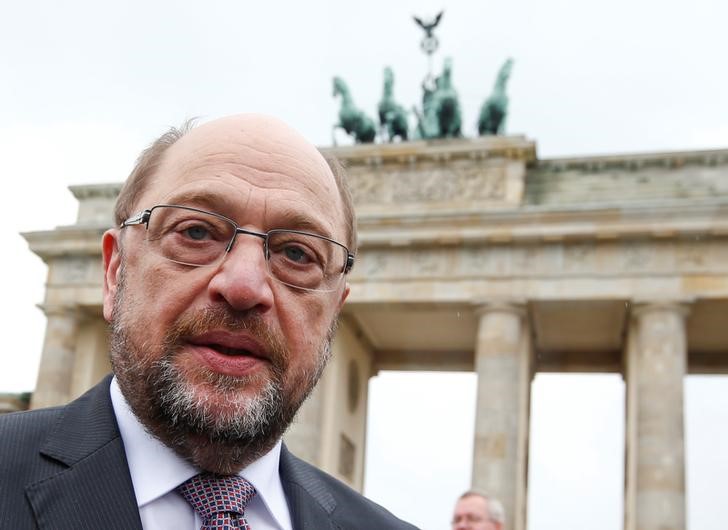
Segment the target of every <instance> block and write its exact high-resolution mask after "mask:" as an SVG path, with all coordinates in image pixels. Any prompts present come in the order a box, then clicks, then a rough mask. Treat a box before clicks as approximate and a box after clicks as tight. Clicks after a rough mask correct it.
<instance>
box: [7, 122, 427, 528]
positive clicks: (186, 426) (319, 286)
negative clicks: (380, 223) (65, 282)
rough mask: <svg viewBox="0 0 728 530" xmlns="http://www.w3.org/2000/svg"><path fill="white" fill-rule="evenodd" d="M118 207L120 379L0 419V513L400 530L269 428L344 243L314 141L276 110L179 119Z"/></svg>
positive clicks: (350, 252)
mask: <svg viewBox="0 0 728 530" xmlns="http://www.w3.org/2000/svg"><path fill="white" fill-rule="evenodd" d="M115 216H116V227H115V228H113V229H111V230H108V231H107V232H106V233H105V234H104V236H103V240H102V254H103V262H104V271H105V274H104V284H103V314H104V317H105V318H106V320H108V321H109V323H110V324H111V342H110V351H111V361H112V366H113V371H114V378H113V380H110V379H106V380H104V381H103V382H102V383H101V384H99V385H98V386H97V387H95V388H94V389H92V390H90V391H89V392H88V393H87V394H85V395H84V396H83V397H81V398H79V399H78V400H76V401H74V402H73V403H71V404H69V405H67V406H65V407H58V408H53V409H47V410H38V411H33V412H29V413H24V414H15V415H8V416H6V417H3V418H2V419H0V440H2V451H0V526H1V527H2V528H12V529H13V530H18V529H24V528H47V529H53V530H58V529H74V530H79V529H102V528H103V529H110V528H120V529H121V528H123V529H131V528H142V527H143V528H145V529H169V530H171V529H174V530H180V529H190V530H191V529H193V528H195V529H197V528H203V529H205V530H207V529H212V528H252V529H253V530H263V529H272V528H275V529H284V530H287V529H304V528H307V529H312V530H321V529H328V528H330V529H334V528H336V529H339V528H340V529H348V528H362V529H363V528H367V529H370V528H378V529H379V528H413V527H412V526H410V525H408V524H406V523H403V522H402V521H400V520H398V519H396V518H395V517H394V516H392V515H391V514H389V513H388V512H387V511H386V510H384V509H383V508H381V507H379V506H377V505H375V504H374V503H372V502H370V501H368V500H366V499H364V498H363V497H361V496H360V495H358V494H357V493H355V492H354V491H352V490H351V489H349V488H347V487H346V486H345V485H343V484H341V483H340V482H338V481H336V480H335V479H333V478H331V477H329V476H328V475H325V474H324V473H322V472H321V471H318V470H316V469H315V468H313V467H312V466H310V465H308V464H306V463H304V462H302V461H301V460H298V459H297V458H295V457H294V456H292V455H291V454H290V453H289V452H288V451H287V450H286V448H285V446H283V445H282V444H281V441H280V440H281V436H282V434H283V432H284V431H285V429H286V428H287V427H288V425H289V424H290V422H291V420H292V419H293V417H294V415H295V414H296V411H297V410H298V408H299V406H300V405H301V403H302V402H303V401H304V399H305V398H306V396H307V395H308V394H309V392H310V391H311V390H312V388H313V387H314V385H315V384H316V382H317V380H318V378H319V376H320V375H321V372H322V370H323V369H324V366H325V364H326V361H327V359H328V357H329V354H330V343H331V339H332V336H333V333H334V329H335V323H336V319H337V315H338V313H339V311H340V309H341V307H342V305H343V303H344V301H345V300H346V297H347V295H348V294H349V287H348V284H347V282H346V274H347V273H348V271H349V270H350V268H351V267H352V265H353V261H354V251H355V248H356V233H355V226H354V216H353V207H352V204H351V197H350V195H349V192H348V189H347V187H346V183H345V182H344V180H343V179H342V176H341V175H340V174H338V172H336V174H334V172H332V169H331V167H330V166H329V164H327V162H326V161H325V160H324V158H323V157H322V156H321V154H320V153H319V152H318V151H317V150H316V149H315V148H314V147H313V146H312V145H310V144H309V143H308V142H307V141H305V140H304V139H303V138H302V137H301V136H299V135H298V133H296V132H294V131H293V130H291V129H290V128H288V127H287V126H286V125H284V124H283V123H281V122H279V121H277V120H275V119H272V118H269V117H263V116H257V115H239V116H232V117H228V118H223V119H219V120H215V121H212V122H209V123H207V124H204V125H201V126H199V127H196V128H192V127H188V126H186V127H183V128H182V129H180V130H177V129H173V130H171V131H170V132H168V133H167V134H165V135H163V136H162V137H161V138H159V139H158V140H157V141H156V142H155V143H154V144H153V145H152V146H151V147H150V148H149V149H147V150H146V151H145V152H144V153H142V155H141V157H140V158H139V160H138V162H137V165H136V167H135V168H134V170H133V171H132V173H131V175H130V177H129V179H128V180H127V182H126V184H125V186H124V187H123V189H122V190H121V193H120V195H119V198H118V200H117V205H116V210H115Z"/></svg>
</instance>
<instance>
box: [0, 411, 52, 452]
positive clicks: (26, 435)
mask: <svg viewBox="0 0 728 530" xmlns="http://www.w3.org/2000/svg"><path fill="white" fill-rule="evenodd" d="M62 413H63V407H53V408H48V409H38V410H32V411H26V412H11V413H10V414H3V415H0V439H2V440H3V441H4V442H5V443H4V444H3V451H2V452H0V458H1V459H2V460H9V459H12V458H13V456H14V455H16V454H17V453H24V454H27V453H29V452H31V451H37V449H38V444H39V443H41V442H42V441H43V440H44V439H45V437H46V435H47V434H48V431H49V430H50V429H51V428H52V427H53V426H54V425H55V424H56V422H57V421H58V419H59V417H60V416H61V414H62Z"/></svg>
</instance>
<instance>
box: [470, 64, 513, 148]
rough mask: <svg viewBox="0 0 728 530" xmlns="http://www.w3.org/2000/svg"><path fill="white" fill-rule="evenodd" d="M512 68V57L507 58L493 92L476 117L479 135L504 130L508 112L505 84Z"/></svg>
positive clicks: (499, 132)
mask: <svg viewBox="0 0 728 530" xmlns="http://www.w3.org/2000/svg"><path fill="white" fill-rule="evenodd" d="M512 68H513V59H508V60H506V62H505V63H503V66H501V69H500V71H499V72H498V76H497V77H496V80H495V85H494V86H493V92H491V94H490V96H489V97H488V99H486V100H485V103H483V106H482V107H481V110H480V118H479V119H478V133H479V134H480V136H484V135H486V134H502V133H503V132H504V131H505V122H506V116H507V114H508V95H507V94H506V85H507V84H508V79H509V78H510V76H511V69H512Z"/></svg>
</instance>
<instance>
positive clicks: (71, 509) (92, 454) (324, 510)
mask: <svg viewBox="0 0 728 530" xmlns="http://www.w3.org/2000/svg"><path fill="white" fill-rule="evenodd" d="M280 475H281V481H282V483H283V489H284V491H285V493H286V498H287V499H288V506H289V508H290V512H291V519H292V521H293V527H294V529H296V530H299V529H300V530H303V529H308V530H326V529H331V530H333V529H349V528H351V529H359V528H361V529H362V530H363V529H367V530H372V529H390V528H391V529H400V528H401V529H413V528H414V527H413V526H411V525H409V524H407V523H404V522H402V521H400V520H399V519H397V518H395V517H394V516H393V515H392V514H390V513H389V512H387V511H386V510H385V509H384V508H382V507H380V506H378V505H376V504H374V503H373V502H371V501H369V500H367V499H365V498H364V497H362V496H361V495H359V494H358V493H356V492H355V491H354V490H352V489H351V488H349V487H348V486H346V485H344V484H343V483H341V482H339V481H337V480H336V479H334V478H333V477H330V476H329V475H327V474H325V473H323V472H321V471H319V470H318V469H316V468H314V467H313V466H311V465H309V464H307V463H305V462H303V461H302V460H299V459H298V458H296V457H295V456H293V455H292V454H291V453H290V452H288V450H287V449H286V448H285V447H284V448H283V450H282V452H281V463H280ZM0 528H1V529H3V530H5V529H12V530H25V529H30V528H40V529H46V530H66V529H67V530H82V529H88V530H102V529H103V530H106V529H123V530H132V529H139V530H141V528H142V525H141V521H140V519H139V510H138V508H137V504H136V498H135V496H134V490H133V486H132V482H131V476H130V475H129V466H128V464H127V461H126V455H125V453H124V445H123V442H122V439H121V435H120V434H119V429H118V427H117V424H116V417H115V416H114V411H113V408H112V406H111V398H110V396H109V379H108V378H107V379H105V380H104V381H102V382H101V383H100V384H99V385H97V386H96V387H94V388H92V389H91V390H89V391H88V392H87V393H86V394H84V395H83V396H81V397H80V398H79V399H77V400H76V401H73V402H72V403H70V404H68V405H66V406H63V407H55V408H50V409H42V410H35V411H31V412H20V413H14V414H5V415H2V416H0Z"/></svg>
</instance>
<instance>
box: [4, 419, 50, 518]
mask: <svg viewBox="0 0 728 530" xmlns="http://www.w3.org/2000/svg"><path fill="white" fill-rule="evenodd" d="M61 412H62V409H60V408H53V409H43V410H34V411H30V412H13V413H10V414H3V415H1V416H0V440H2V451H0V477H2V478H1V479H0V513H2V514H4V515H5V516H7V517H9V518H10V519H11V520H13V519H12V515H13V514H15V515H17V512H18V511H22V510H23V509H24V508H25V504H26V500H25V489H24V488H25V486H26V485H27V484H29V483H32V482H35V481H38V480H40V479H42V478H44V477H46V476H49V475H52V474H54V473H57V472H58V471H59V470H60V469H61V467H60V466H59V465H58V464H57V463H56V462H53V461H50V460H49V459H47V458H45V457H44V456H43V455H42V454H41V447H42V445H43V444H44V443H45V440H46V439H47V437H48V433H49V432H50V431H51V430H52V429H53V428H54V426H55V425H56V424H57V423H58V421H59V418H60V415H61ZM0 526H2V525H0Z"/></svg>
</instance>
